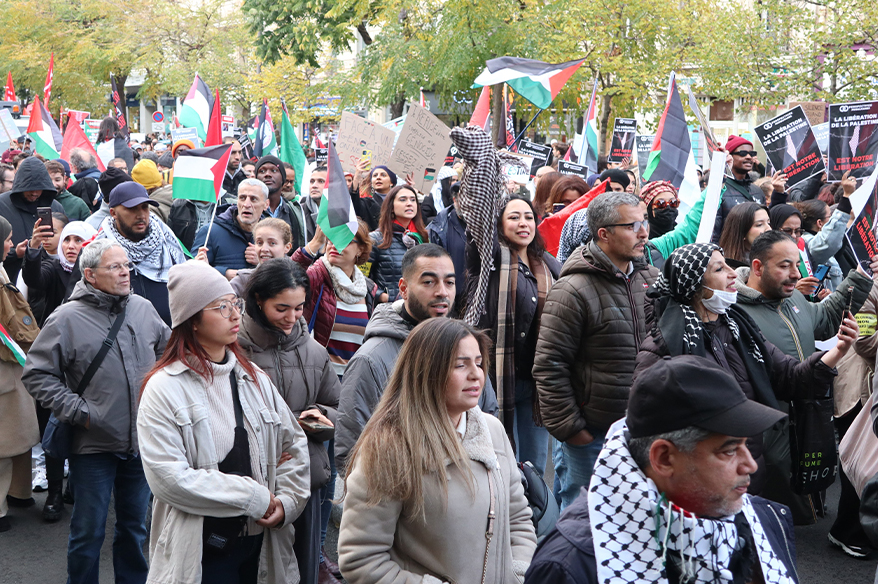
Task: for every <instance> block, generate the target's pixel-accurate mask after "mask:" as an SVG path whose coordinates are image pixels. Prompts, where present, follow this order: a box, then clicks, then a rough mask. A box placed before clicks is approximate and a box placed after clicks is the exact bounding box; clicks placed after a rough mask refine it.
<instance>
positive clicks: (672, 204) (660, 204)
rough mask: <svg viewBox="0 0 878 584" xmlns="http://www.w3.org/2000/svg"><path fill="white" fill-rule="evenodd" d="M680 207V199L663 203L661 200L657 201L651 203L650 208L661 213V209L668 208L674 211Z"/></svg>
mask: <svg viewBox="0 0 878 584" xmlns="http://www.w3.org/2000/svg"><path fill="white" fill-rule="evenodd" d="M679 206H680V199H671V200H670V201H665V200H663V199H659V200H657V201H653V202H652V208H653V209H655V210H656V211H661V210H662V209H667V208H668V207H670V208H671V209H676V208H677V207H679Z"/></svg>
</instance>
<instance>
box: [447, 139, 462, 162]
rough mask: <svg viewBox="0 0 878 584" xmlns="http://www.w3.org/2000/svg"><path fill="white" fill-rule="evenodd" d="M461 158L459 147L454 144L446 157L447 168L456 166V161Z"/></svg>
mask: <svg viewBox="0 0 878 584" xmlns="http://www.w3.org/2000/svg"><path fill="white" fill-rule="evenodd" d="M459 157H460V152H459V151H458V150H457V146H455V145H454V144H452V145H451V148H449V149H448V154H446V155H445V166H454V161H455V159H457V158H459Z"/></svg>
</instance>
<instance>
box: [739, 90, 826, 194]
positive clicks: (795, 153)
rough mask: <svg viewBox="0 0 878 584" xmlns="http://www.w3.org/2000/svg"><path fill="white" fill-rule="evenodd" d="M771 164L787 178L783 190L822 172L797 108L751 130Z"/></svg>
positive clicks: (811, 135)
mask: <svg viewBox="0 0 878 584" xmlns="http://www.w3.org/2000/svg"><path fill="white" fill-rule="evenodd" d="M754 131H755V133H756V136H757V137H758V138H759V141H760V142H761V143H762V147H763V148H765V153H766V154H767V155H768V159H769V160H770V161H771V165H772V166H773V167H774V168H776V169H778V170H780V171H782V172H783V173H784V174H786V175H787V188H789V187H791V186H793V185H795V184H798V183H800V182H802V181H803V180H805V179H806V178H810V177H812V176H814V175H815V174H820V173H822V172H823V171H825V170H826V166H825V165H824V164H823V156H822V154H821V152H820V148H818V147H817V140H816V139H815V137H814V132H813V131H812V130H811V124H809V123H808V118H807V117H805V111H804V110H803V109H802V107H801V106H796V107H795V108H793V109H791V110H789V111H788V112H785V113H782V114H781V115H779V116H777V117H775V118H772V119H770V120H768V121H767V122H765V123H764V124H762V125H761V126H756V127H755V128H754Z"/></svg>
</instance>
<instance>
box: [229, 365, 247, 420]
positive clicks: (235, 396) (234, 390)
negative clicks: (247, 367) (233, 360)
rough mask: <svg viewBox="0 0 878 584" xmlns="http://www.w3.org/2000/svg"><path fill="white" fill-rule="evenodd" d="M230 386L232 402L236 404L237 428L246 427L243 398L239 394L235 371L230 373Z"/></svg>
mask: <svg viewBox="0 0 878 584" xmlns="http://www.w3.org/2000/svg"><path fill="white" fill-rule="evenodd" d="M229 384H231V386H232V401H233V402H234V404H235V426H236V427H237V428H243V427H244V410H243V408H242V407H241V396H240V394H238V378H237V377H236V376H235V369H234V368H233V369H232V370H231V371H229Z"/></svg>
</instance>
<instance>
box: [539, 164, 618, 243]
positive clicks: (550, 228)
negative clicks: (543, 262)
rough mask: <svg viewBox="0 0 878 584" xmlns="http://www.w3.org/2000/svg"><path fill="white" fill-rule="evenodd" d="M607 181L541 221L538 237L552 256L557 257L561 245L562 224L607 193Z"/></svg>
mask: <svg viewBox="0 0 878 584" xmlns="http://www.w3.org/2000/svg"><path fill="white" fill-rule="evenodd" d="M608 180H609V179H607V180H603V181H601V182H600V183H598V184H596V185H595V186H594V188H593V189H591V190H590V191H588V192H587V193H585V194H584V195H582V196H581V197H579V198H578V199H576V200H575V201H574V202H572V203H570V204H569V205H567V206H566V207H564V209H563V210H561V211H560V212H558V213H555V214H554V215H552V216H550V217H546V218H545V219H543V221H542V222H541V223H540V225H539V227H537V229H539V230H540V235H542V236H543V243H544V244H545V247H546V251H547V252H549V253H550V254H552V255H553V256H554V255H558V247H559V246H560V244H561V230H562V229H564V223H566V222H567V219H568V218H569V217H570V216H571V215H573V214H574V213H576V212H577V211H579V210H580V209H585V208H586V207H588V205H589V203H591V202H592V201H593V200H594V199H595V197H597V196H598V195H600V194H601V193H605V192H607V181H608Z"/></svg>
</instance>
